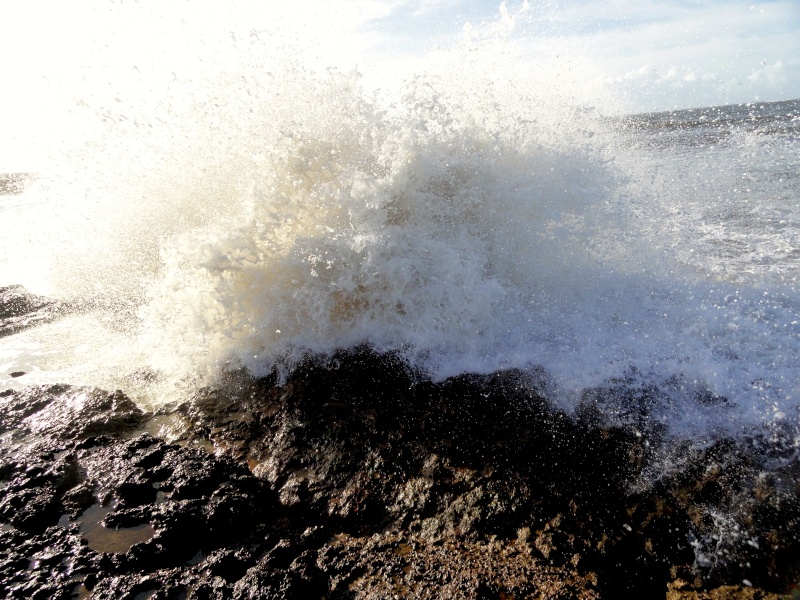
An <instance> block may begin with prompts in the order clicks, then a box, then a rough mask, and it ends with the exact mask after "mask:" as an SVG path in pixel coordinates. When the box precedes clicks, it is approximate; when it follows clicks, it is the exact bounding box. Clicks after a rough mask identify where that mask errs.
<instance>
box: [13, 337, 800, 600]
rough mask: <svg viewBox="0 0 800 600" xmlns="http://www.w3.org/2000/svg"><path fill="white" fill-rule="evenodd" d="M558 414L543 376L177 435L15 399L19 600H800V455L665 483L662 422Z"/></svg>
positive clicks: (388, 373)
mask: <svg viewBox="0 0 800 600" xmlns="http://www.w3.org/2000/svg"><path fill="white" fill-rule="evenodd" d="M545 390H546V386H545V382H544V378H543V376H542V374H540V373H537V372H535V371H533V372H527V373H523V372H519V371H508V372H503V373H496V374H493V375H487V376H474V375H465V376H461V377H458V378H455V379H451V380H448V381H445V382H442V383H439V384H433V383H431V382H429V381H426V380H425V379H423V378H420V377H418V376H417V375H415V374H414V373H410V372H409V371H408V370H407V369H406V367H405V366H404V365H403V363H402V362H401V361H399V360H397V359H395V358H393V357H391V356H377V355H375V354H373V353H371V352H368V351H359V352H353V353H349V354H342V355H340V356H338V357H336V358H335V359H334V360H333V361H329V362H328V363H325V364H322V363H319V362H311V361H310V362H309V363H308V364H307V365H306V366H305V367H303V368H301V369H299V370H298V371H297V372H295V373H294V374H293V375H292V376H291V377H290V379H289V380H288V381H287V382H285V383H284V384H283V385H276V383H275V381H272V380H252V379H249V378H247V377H244V376H242V377H238V378H237V377H232V378H231V380H229V381H227V382H225V383H224V384H223V385H221V386H220V387H219V388H218V389H216V390H206V391H205V392H203V393H202V394H199V395H198V396H197V397H196V398H193V399H192V400H191V401H188V402H186V403H184V404H182V405H180V406H178V407H177V408H175V407H173V408H172V409H171V410H170V411H163V414H160V415H149V414H143V413H141V411H139V409H138V408H136V407H135V405H133V404H132V403H131V402H130V401H129V400H128V399H127V398H125V396H124V395H123V394H121V393H119V392H116V393H107V392H101V391H98V390H91V389H86V388H72V387H69V386H46V387H39V388H28V389H26V390H23V391H18V392H10V391H9V392H3V393H2V397H0V429H2V433H0V485H1V486H2V489H3V491H2V500H0V523H2V524H1V525H0V549H1V550H2V553H1V554H0V580H2V581H3V582H4V584H3V585H4V592H5V593H6V595H7V596H9V597H18V598H23V597H24V598H30V597H33V598H37V597H41V598H58V597H63V598H70V597H76V596H80V595H81V594H83V595H86V594H88V592H91V594H92V597H93V598H94V597H96V598H134V597H136V596H137V595H138V594H143V595H141V596H139V597H145V596H147V595H149V597H152V598H173V597H177V596H180V595H185V597H188V598H215V597H220V598H222V597H231V598H245V597H246V598H293V597H296V598H387V597H393V596H397V597H409V598H443V597H444V598H503V597H505V598H509V597H515V598H564V599H566V598H585V599H590V598H622V597H641V598H658V597H668V598H670V599H677V598H685V599H689V598H696V599H700V598H776V597H777V596H776V595H775V594H776V593H779V592H787V591H788V588H789V586H790V585H791V584H792V583H793V582H794V581H796V578H797V574H798V564H800V561H799V560H798V559H799V558H800V552H799V551H798V542H797V528H798V518H799V517H800V507H798V501H797V498H798V491H799V490H798V489H797V482H798V480H799V478H798V472H797V469H798V465H797V461H796V459H793V458H792V455H791V449H790V446H791V445H790V444H788V443H787V444H784V445H783V446H782V445H781V444H780V443H777V442H775V441H774V440H772V441H769V443H767V441H766V440H765V439H763V437H758V436H754V437H753V438H752V439H751V440H743V441H737V442H734V441H732V440H719V441H717V442H716V443H714V444H712V445H710V446H708V447H694V446H691V445H687V446H686V447H685V448H682V449H681V456H682V457H683V462H682V464H681V465H680V467H679V468H675V469H672V470H665V471H664V472H663V473H662V474H661V476H660V477H656V478H654V477H653V475H652V473H653V470H654V469H658V468H659V465H660V464H661V463H660V462H659V461H660V460H661V459H662V458H663V455H662V450H661V449H663V447H664V445H665V444H666V443H667V442H666V441H664V440H663V439H662V437H661V436H662V433H663V432H661V431H660V430H659V428H658V427H655V426H653V427H649V428H648V427H644V426H643V424H646V421H647V415H646V411H644V410H643V411H641V414H639V415H638V416H637V419H638V420H637V419H633V420H631V424H623V425H620V424H617V425H613V426H612V425H609V424H607V423H604V422H603V421H602V419H601V418H600V417H599V413H598V411H596V410H595V409H594V407H596V406H597V404H598V403H599V402H602V401H603V399H604V398H608V397H609V394H612V393H618V392H613V391H610V390H608V389H606V390H595V391H593V392H592V393H589V394H587V396H586V398H585V402H584V406H583V407H582V408H581V410H579V411H578V417H572V416H568V415H566V414H565V413H563V412H560V411H558V410H555V409H553V407H552V406H550V405H549V404H548V402H547V401H546V399H545ZM644 404H646V403H644ZM154 424H158V425H159V426H160V427H161V428H162V431H161V437H153V436H152V435H150V434H147V433H144V430H145V429H147V428H150V429H151V430H152V429H153V428H154ZM176 442H177V443H176ZM765 448H768V449H769V451H766V450H765ZM209 450H212V451H211V452H209ZM770 453H771V454H770ZM767 463H769V466H767ZM751 586H753V587H751Z"/></svg>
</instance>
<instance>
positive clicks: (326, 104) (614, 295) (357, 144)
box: [0, 33, 800, 437]
mask: <svg viewBox="0 0 800 600" xmlns="http://www.w3.org/2000/svg"><path fill="white" fill-rule="evenodd" d="M243 39H244V40H245V41H246V43H245V42H243V41H242V40H243ZM266 39H267V36H266V35H264V34H263V33H262V34H261V35H258V34H256V33H251V35H249V36H240V37H238V38H236V36H234V40H238V41H237V43H236V44H233V46H230V45H227V46H226V45H224V44H223V45H222V46H216V47H215V49H214V50H213V52H214V53H215V54H214V56H217V57H220V56H224V57H225V60H224V61H220V62H219V64H217V63H215V64H214V66H212V67H208V68H207V69H206V70H201V71H197V72H193V73H192V76H191V77H189V76H188V75H184V74H182V73H181V72H171V75H167V76H165V75H164V74H163V73H162V72H161V71H158V70H157V69H156V68H155V67H153V69H152V72H144V71H145V69H144V67H141V68H140V67H137V69H136V71H137V72H138V74H132V72H128V71H130V69H128V71H126V72H125V73H124V74H123V75H120V76H119V79H118V80H112V82H111V83H114V84H115V85H117V86H118V87H119V89H120V90H122V91H119V90H118V89H106V88H104V87H103V86H99V87H92V85H93V84H91V82H90V84H87V86H88V87H87V88H86V89H82V88H79V89H77V91H76V90H75V89H73V88H69V91H68V92H64V93H65V97H66V98H68V99H69V100H70V102H66V103H65V105H67V104H68V105H69V108H67V109H64V110H65V113H64V114H65V115H67V116H69V119H70V120H69V122H70V125H69V129H68V132H67V134H64V135H63V136H62V138H61V139H59V141H58V143H55V144H54V146H53V149H52V151H51V152H50V154H49V158H48V160H47V161H46V163H44V165H43V167H42V168H41V169H40V170H39V172H38V174H37V178H36V179H35V180H34V181H30V182H28V184H27V185H26V189H25V191H24V193H21V194H7V195H4V196H0V228H2V236H1V237H2V241H0V284H3V285H5V284H12V283H18V284H23V285H25V286H26V287H28V288H29V289H31V290H32V291H34V292H39V293H44V294H48V295H51V296H54V297H58V298H62V299H65V300H68V301H70V302H71V303H72V305H73V307H76V308H73V310H71V311H69V312H66V313H65V314H64V315H63V317H62V318H59V319H57V320H56V321H55V322H53V323H50V324H47V325H43V326H40V327H37V328H34V329H30V330H27V331H24V332H21V333H18V334H16V335H13V336H8V337H5V338H0V388H5V387H21V386H23V385H29V384H31V383H41V382H48V381H66V382H74V383H84V384H94V385H99V386H103V387H112V388H121V389H123V390H125V391H126V392H128V393H129V394H130V395H131V396H132V397H133V398H135V399H136V400H137V401H138V402H140V403H142V404H143V405H145V406H148V407H152V406H158V405H160V404H163V403H165V402H169V401H172V400H174V399H176V398H180V397H185V396H186V395H187V394H190V393H191V391H192V390H193V389H195V388H197V387H198V386H202V385H208V384H210V383H213V382H214V381H216V380H217V379H218V378H219V376H220V375H222V374H224V373H225V372H226V371H228V370H234V369H241V368H244V369H247V370H248V371H250V372H251V373H253V374H254V375H266V374H269V373H271V372H273V371H275V370H277V371H278V372H279V373H283V374H285V373H287V372H290V371H291V369H292V368H293V367H294V366H295V365H296V364H297V363H298V361H300V360H302V359H303V358H304V357H305V356H307V355H308V354H313V355H317V356H320V357H323V358H324V357H325V356H329V355H331V354H332V353H334V352H335V351H337V350H338V349H342V348H349V347H354V346H358V345H363V344H368V345H370V346H372V347H373V348H375V349H376V350H377V351H379V352H393V353H400V354H401V355H403V356H404V357H405V358H406V359H407V360H408V362H409V363H410V364H411V365H412V366H414V367H415V368H418V369H420V370H421V371H422V372H424V373H426V374H428V375H429V376H430V377H431V378H433V379H436V380H441V379H444V378H446V377H449V376H453V375H456V374H459V373H463V372H481V373H486V372H491V371H494V370H497V369H505V368H523V369H525V368H532V367H534V366H541V367H544V369H545V371H546V373H547V376H548V378H549V381H550V388H551V394H552V397H553V399H554V401H555V402H556V403H557V404H559V405H560V406H562V407H563V408H566V409H568V410H569V409H571V408H573V407H575V406H576V405H577V403H578V402H579V401H580V398H581V394H582V392H583V391H584V390H586V389H587V388H590V387H592V386H598V385H603V384H604V383H606V382H608V381H610V380H613V379H620V378H622V379H625V380H626V382H627V383H626V385H628V386H656V387H657V388H658V389H660V390H662V391H663V393H664V397H665V398H666V400H665V401H664V403H663V406H661V407H659V408H658V409H657V416H658V418H660V419H661V420H662V421H664V422H665V423H667V424H668V425H669V427H670V428H671V430H672V431H673V432H675V433H677V434H680V435H688V436H699V437H704V436H706V435H717V434H720V433H735V432H738V431H743V430H748V429H750V428H752V427H764V426H766V427H770V426H773V425H778V424H782V425H786V424H789V425H790V426H791V427H795V428H796V427H797V424H798V422H799V421H800V412H799V411H798V406H800V360H798V359H800V294H799V293H798V292H799V288H798V275H800V178H798V173H800V142H799V140H798V131H800V102H799V101H788V102H779V103H754V104H747V105H737V106H724V107H710V108H698V109H693V110H685V111H674V112H669V113H658V114H646V115H635V116H629V117H623V116H620V114H621V113H624V109H625V107H624V105H623V104H621V103H620V102H619V101H618V100H616V99H615V97H614V95H613V93H611V92H610V91H609V90H607V89H605V88H604V87H603V86H601V85H599V84H594V83H592V82H594V81H596V78H591V77H585V76H584V75H585V74H586V72H585V71H584V70H582V69H584V68H588V67H583V66H581V62H580V60H579V58H580V57H573V58H572V59H565V58H564V57H563V56H560V55H559V56H544V57H536V58H531V57H529V56H528V57H524V61H523V59H521V58H519V56H518V54H517V53H516V51H515V47H514V45H513V40H512V41H509V40H508V39H507V38H502V39H499V40H492V39H485V40H482V41H481V42H480V43H474V42H470V43H469V44H467V43H464V44H463V45H460V46H458V47H455V48H451V49H444V50H440V51H438V52H436V53H434V54H433V55H432V56H431V57H429V58H428V59H426V60H425V61H422V62H420V61H416V62H413V63H409V64H408V65H405V66H404V67H403V68H402V69H399V68H398V69H397V71H396V76H394V77H391V78H388V79H387V77H386V74H385V71H386V69H388V68H390V67H391V68H393V65H387V64H382V63H381V62H380V61H379V60H376V61H374V62H371V63H368V64H366V65H364V66H361V67H359V68H358V69H354V68H327V69H326V68H319V63H318V61H317V59H315V60H314V61H312V60H310V59H309V58H308V53H307V52H306V54H304V52H301V51H300V50H299V49H298V47H297V44H296V43H295V44H292V43H291V42H287V41H283V42H282V43H281V44H277V43H275V42H274V41H265V40H266ZM237 44H238V45H237ZM220 47H222V48H225V49H226V51H225V52H223V53H220V50H219V48H220ZM240 48H241V52H239V50H238V49H240ZM312 54H313V53H312ZM315 61H317V62H315ZM143 72H144V73H143ZM148 73H149V74H148ZM148 77H149V79H148ZM140 78H144V80H145V81H144V82H142V81H139V79H140ZM129 80H130V81H129ZM134 80H135V81H134ZM131 81H133V83H131ZM137 82H138V83H137ZM587 82H588V83H587ZM111 83H109V85H111ZM145 83H146V85H145ZM126 85H127V87H125V86H126ZM148 86H149V87H148ZM112 88H113V86H112ZM125 91H127V95H126V93H124V92H125ZM76 99H77V100H76ZM16 371H24V372H25V373H26V375H24V376H21V377H15V378H12V377H11V376H10V373H12V372H16ZM709 394H710V395H711V396H719V397H724V398H726V399H727V402H714V403H709V402H707V401H703V399H704V398H705V399H707V398H708V397H710V396H709ZM618 409H619V407H611V406H609V407H608V408H607V410H609V411H612V412H613V411H615V410H617V411H618V412H624V411H619V410H618Z"/></svg>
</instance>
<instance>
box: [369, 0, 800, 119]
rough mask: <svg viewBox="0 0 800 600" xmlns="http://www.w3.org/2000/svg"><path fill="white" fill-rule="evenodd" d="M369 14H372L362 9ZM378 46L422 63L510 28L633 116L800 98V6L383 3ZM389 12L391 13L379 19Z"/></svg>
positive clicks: (697, 0)
mask: <svg viewBox="0 0 800 600" xmlns="http://www.w3.org/2000/svg"><path fill="white" fill-rule="evenodd" d="M361 4H362V5H365V4H367V3H366V2H361ZM369 4H371V6H372V10H373V11H374V12H373V14H374V15H380V16H376V18H373V19H370V20H365V22H364V23H363V24H362V30H363V31H370V30H371V31H375V32H379V33H380V36H378V39H379V41H378V42H376V44H377V46H379V47H380V46H383V47H384V48H386V49H388V50H389V51H392V52H398V51H401V52H409V53H416V54H421V53H425V52H427V51H429V50H430V49H431V47H433V46H435V45H437V44H438V45H448V44H452V43H456V40H458V39H459V37H461V38H462V39H463V37H464V26H465V25H466V24H467V23H468V24H469V27H470V28H471V29H472V30H473V32H486V31H488V30H491V29H494V30H497V28H498V24H499V23H501V22H503V21H504V20H505V21H506V23H507V24H508V29H513V33H511V34H510V35H511V36H513V38H514V39H515V41H516V43H518V44H519V45H520V46H522V47H525V48H527V49H528V51H529V52H530V53H531V55H536V54H537V53H541V52H544V51H546V50H547V49H552V48H553V47H564V48H565V49H569V51H571V52H577V53H579V54H581V55H582V56H583V57H584V58H585V59H587V60H589V61H591V62H592V64H593V67H594V69H595V70H596V73H597V76H598V77H600V78H601V79H602V80H603V81H605V82H606V83H607V84H608V85H610V86H611V87H613V88H616V90H617V91H618V92H619V93H620V94H623V95H624V96H625V97H626V98H627V99H628V103H629V106H631V108H632V109H633V110H638V111H648V110H663V109H671V108H689V107H696V106H706V105H714V104H729V103H740V102H752V101H757V100H761V101H772V100H785V99H792V98H798V97H800V1H798V0H762V1H753V0H750V1H745V2H742V1H737V0H694V1H689V0H644V1H635V2H634V1H620V0H599V1H586V0H561V1H558V0H551V1H537V0H528V1H527V2H522V1H513V0H509V1H508V2H505V3H503V5H502V7H501V5H500V3H499V2H496V1H487V0H480V1H460V0H386V1H385V2H384V1H381V0H375V1H374V2H372V3H369ZM378 7H382V9H383V10H382V11H381V10H379V9H378Z"/></svg>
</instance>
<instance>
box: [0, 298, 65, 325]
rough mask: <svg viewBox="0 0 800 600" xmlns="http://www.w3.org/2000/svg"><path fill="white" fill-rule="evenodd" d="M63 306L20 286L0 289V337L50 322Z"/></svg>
mask: <svg viewBox="0 0 800 600" xmlns="http://www.w3.org/2000/svg"><path fill="white" fill-rule="evenodd" d="M63 308H64V305H63V304H61V303H59V302H57V301H55V300H52V299H50V298H46V297H44V296H37V295H35V294H31V293H30V292H29V291H27V290H26V289H25V288H24V287H22V286H21V285H9V286H6V287H0V337H4V336H7V335H11V334H13V333H18V332H20V331H22V330H24V329H28V328H29V327H33V326H35V325H41V324H43V323H47V322H49V321H52V320H53V319H54V318H55V317H56V316H57V315H58V314H59V311H60V310H61V309H63Z"/></svg>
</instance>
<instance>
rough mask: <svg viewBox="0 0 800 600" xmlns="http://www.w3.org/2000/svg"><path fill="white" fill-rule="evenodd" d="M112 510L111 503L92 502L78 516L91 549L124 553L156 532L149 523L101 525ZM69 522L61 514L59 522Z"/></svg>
mask: <svg viewBox="0 0 800 600" xmlns="http://www.w3.org/2000/svg"><path fill="white" fill-rule="evenodd" d="M112 510H114V505H113V504H111V505H109V506H103V505H101V504H94V505H92V506H90V507H89V508H87V509H86V510H85V511H84V512H83V514H81V516H80V517H78V519H77V521H76V522H77V523H78V524H79V526H80V529H79V531H80V534H81V536H82V537H83V539H85V540H86V542H87V543H88V545H89V548H91V549H92V550H95V551H96V552H116V553H123V554H124V553H125V552H127V551H128V550H130V549H131V547H132V546H134V545H135V544H140V543H142V542H146V541H148V540H150V539H152V538H153V536H154V535H155V534H156V530H155V528H154V527H153V526H152V525H150V524H149V523H146V524H144V525H137V526H135V527H121V528H119V529H109V528H108V527H106V526H105V525H103V523H102V521H103V519H105V518H106V515H108V513H110V512H111V511H112ZM69 523H70V520H69V517H68V516H67V515H64V516H62V517H61V520H60V521H59V524H60V525H63V526H67V525H69Z"/></svg>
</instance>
